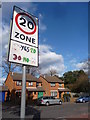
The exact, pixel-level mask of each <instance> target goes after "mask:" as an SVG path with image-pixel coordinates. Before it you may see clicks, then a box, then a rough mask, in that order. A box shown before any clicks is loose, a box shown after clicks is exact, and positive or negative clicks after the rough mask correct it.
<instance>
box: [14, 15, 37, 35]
mask: <svg viewBox="0 0 90 120" xmlns="http://www.w3.org/2000/svg"><path fill="white" fill-rule="evenodd" d="M20 15H26V16H27V17H29V18H30V19H31V20H32V21H33V23H34V26H35V27H34V30H33V31H32V32H27V31H25V30H23V29H22V28H21V27H20V25H19V24H18V17H19V16H20ZM15 22H16V25H17V27H18V28H19V29H20V30H21V31H22V32H24V33H25V34H34V33H35V32H36V23H35V21H34V20H33V18H32V17H31V16H29V15H28V14H26V13H18V14H17V15H16V17H15Z"/></svg>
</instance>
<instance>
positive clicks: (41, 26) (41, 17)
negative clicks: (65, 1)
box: [39, 13, 47, 31]
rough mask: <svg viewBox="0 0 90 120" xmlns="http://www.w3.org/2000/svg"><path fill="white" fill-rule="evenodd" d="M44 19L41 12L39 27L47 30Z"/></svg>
mask: <svg viewBox="0 0 90 120" xmlns="http://www.w3.org/2000/svg"><path fill="white" fill-rule="evenodd" d="M42 21H43V15H42V14H41V13H39V28H40V30H42V31H45V30H46V29H47V27H46V25H45V24H44V23H43V22H42Z"/></svg>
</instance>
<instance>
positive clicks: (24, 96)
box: [20, 66, 26, 118]
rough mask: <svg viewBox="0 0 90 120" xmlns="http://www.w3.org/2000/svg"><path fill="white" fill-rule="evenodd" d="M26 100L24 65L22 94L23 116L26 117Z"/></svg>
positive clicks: (24, 70)
mask: <svg viewBox="0 0 90 120" xmlns="http://www.w3.org/2000/svg"><path fill="white" fill-rule="evenodd" d="M25 101H26V66H23V75H22V94H21V114H20V115H21V116H20V117H21V118H25Z"/></svg>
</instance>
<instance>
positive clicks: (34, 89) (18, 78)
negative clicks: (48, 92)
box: [5, 72, 44, 100]
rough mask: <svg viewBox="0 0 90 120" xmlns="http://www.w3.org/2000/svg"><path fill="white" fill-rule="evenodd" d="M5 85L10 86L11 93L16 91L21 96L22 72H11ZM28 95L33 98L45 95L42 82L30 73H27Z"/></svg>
mask: <svg viewBox="0 0 90 120" xmlns="http://www.w3.org/2000/svg"><path fill="white" fill-rule="evenodd" d="M5 85H6V86H8V89H9V92H10V93H12V92H13V91H14V92H15V94H16V96H18V97H21V89H22V73H14V72H10V73H9V74H8V76H7V79H6V81H5ZM26 95H27V97H28V99H30V98H32V99H33V100H34V99H37V98H39V97H41V96H43V95H44V89H43V87H42V82H41V81H40V80H39V79H37V78H36V77H34V76H32V75H30V74H26ZM5 97H7V95H5Z"/></svg>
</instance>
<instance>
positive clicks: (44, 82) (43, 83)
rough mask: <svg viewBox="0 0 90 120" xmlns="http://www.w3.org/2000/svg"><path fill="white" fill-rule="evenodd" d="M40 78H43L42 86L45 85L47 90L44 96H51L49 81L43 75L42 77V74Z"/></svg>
mask: <svg viewBox="0 0 90 120" xmlns="http://www.w3.org/2000/svg"><path fill="white" fill-rule="evenodd" d="M39 79H40V80H41V82H42V87H43V89H44V90H45V92H44V93H43V96H49V95H50V92H49V91H50V89H49V84H48V82H47V81H46V80H45V79H44V78H43V77H41V76H40V78H39Z"/></svg>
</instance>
